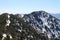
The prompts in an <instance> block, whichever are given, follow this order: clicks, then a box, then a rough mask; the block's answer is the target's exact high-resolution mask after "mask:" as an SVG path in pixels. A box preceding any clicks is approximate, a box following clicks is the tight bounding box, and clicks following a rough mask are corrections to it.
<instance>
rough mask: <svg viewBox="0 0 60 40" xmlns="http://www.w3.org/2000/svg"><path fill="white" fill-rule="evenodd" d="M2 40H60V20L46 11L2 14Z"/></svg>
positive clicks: (0, 33)
mask: <svg viewBox="0 0 60 40" xmlns="http://www.w3.org/2000/svg"><path fill="white" fill-rule="evenodd" d="M0 40H60V20H59V19H57V18H55V17H54V16H52V15H50V14H49V13H47V12H45V11H35V12H32V13H30V14H24V15H21V14H16V15H13V14H8V13H4V14H1V15H0Z"/></svg>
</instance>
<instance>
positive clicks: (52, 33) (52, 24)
mask: <svg viewBox="0 0 60 40" xmlns="http://www.w3.org/2000/svg"><path fill="white" fill-rule="evenodd" d="M24 20H25V22H27V23H28V24H29V25H31V26H32V27H33V28H34V29H35V30H36V31H37V33H38V34H41V33H42V34H44V35H43V36H46V37H48V39H49V40H52V39H53V40H55V39H57V40H60V20H59V19H57V18H55V17H53V16H52V15H50V14H49V13H47V12H45V11H35V12H32V13H31V14H26V15H25V16H24Z"/></svg>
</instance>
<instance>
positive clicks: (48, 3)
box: [0, 0, 60, 13]
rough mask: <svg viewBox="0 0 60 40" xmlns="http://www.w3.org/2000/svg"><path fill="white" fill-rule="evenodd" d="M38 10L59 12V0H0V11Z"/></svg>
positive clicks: (27, 11) (25, 11)
mask: <svg viewBox="0 0 60 40" xmlns="http://www.w3.org/2000/svg"><path fill="white" fill-rule="evenodd" d="M39 10H44V11H46V12H49V13H60V0H0V13H4V12H8V13H30V12H32V11H39Z"/></svg>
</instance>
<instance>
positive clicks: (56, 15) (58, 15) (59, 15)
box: [51, 14, 60, 19]
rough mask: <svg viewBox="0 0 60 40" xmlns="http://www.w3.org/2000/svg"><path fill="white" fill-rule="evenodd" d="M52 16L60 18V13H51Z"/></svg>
mask: <svg viewBox="0 0 60 40" xmlns="http://www.w3.org/2000/svg"><path fill="white" fill-rule="evenodd" d="M51 15H52V16H55V17H56V18H58V19H60V14H51Z"/></svg>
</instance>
